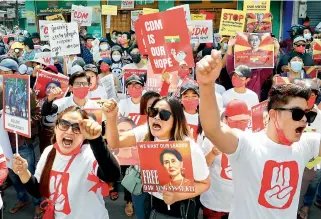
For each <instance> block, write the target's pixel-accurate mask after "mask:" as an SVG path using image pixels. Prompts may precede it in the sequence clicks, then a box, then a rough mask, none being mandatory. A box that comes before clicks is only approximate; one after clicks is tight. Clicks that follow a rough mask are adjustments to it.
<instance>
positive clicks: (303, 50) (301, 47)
mask: <svg viewBox="0 0 321 219" xmlns="http://www.w3.org/2000/svg"><path fill="white" fill-rule="evenodd" d="M295 51H296V52H298V53H304V52H305V47H303V46H299V47H296V48H295Z"/></svg>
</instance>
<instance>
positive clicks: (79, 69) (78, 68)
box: [69, 65, 84, 75]
mask: <svg viewBox="0 0 321 219" xmlns="http://www.w3.org/2000/svg"><path fill="white" fill-rule="evenodd" d="M83 71H84V69H83V68H82V67H81V66H80V65H74V66H72V67H71V69H70V72H69V74H70V75H73V74H75V73H76V72H83Z"/></svg>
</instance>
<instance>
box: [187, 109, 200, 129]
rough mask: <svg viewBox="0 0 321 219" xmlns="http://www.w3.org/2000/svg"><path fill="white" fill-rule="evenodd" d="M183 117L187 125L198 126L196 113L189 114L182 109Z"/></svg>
mask: <svg viewBox="0 0 321 219" xmlns="http://www.w3.org/2000/svg"><path fill="white" fill-rule="evenodd" d="M184 114H185V118H186V121H187V124H188V125H196V126H198V113H195V114H189V113H188V112H186V111H185V110H184Z"/></svg>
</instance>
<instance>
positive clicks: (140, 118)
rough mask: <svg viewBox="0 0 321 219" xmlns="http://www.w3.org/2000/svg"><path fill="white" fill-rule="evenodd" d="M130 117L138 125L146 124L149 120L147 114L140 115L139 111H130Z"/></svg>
mask: <svg viewBox="0 0 321 219" xmlns="http://www.w3.org/2000/svg"><path fill="white" fill-rule="evenodd" d="M128 118H130V119H131V120H133V121H134V123H135V124H136V125H137V126H141V125H145V124H146V122H147V115H140V114H139V113H129V114H128Z"/></svg>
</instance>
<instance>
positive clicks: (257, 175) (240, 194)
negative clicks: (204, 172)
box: [228, 131, 320, 219]
mask: <svg viewBox="0 0 321 219" xmlns="http://www.w3.org/2000/svg"><path fill="white" fill-rule="evenodd" d="M319 148H320V135H319V134H317V133H304V134H303V135H302V137H301V139H300V141H299V142H295V143H294V144H293V145H292V146H285V145H280V144H276V143H275V142H273V141H272V140H271V139H269V138H268V137H267V136H266V134H265V132H264V131H261V132H258V133H250V132H243V134H239V143H238V147H237V150H236V151H235V152H234V153H233V154H230V155H228V158H229V160H230V163H231V165H232V169H233V185H234V200H233V203H232V210H231V213H230V216H229V219H239V218H247V219H258V218H259V219H280V218H282V219H293V218H296V216H297V209H298V202H299V196H300V190H301V181H302V175H303V171H304V168H305V165H306V164H307V163H308V161H309V160H310V159H312V158H313V157H316V156H318V154H319ZM280 193H281V194H280ZM278 195H279V196H278Z"/></svg>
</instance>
